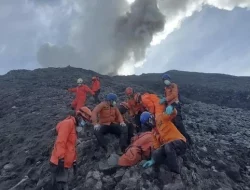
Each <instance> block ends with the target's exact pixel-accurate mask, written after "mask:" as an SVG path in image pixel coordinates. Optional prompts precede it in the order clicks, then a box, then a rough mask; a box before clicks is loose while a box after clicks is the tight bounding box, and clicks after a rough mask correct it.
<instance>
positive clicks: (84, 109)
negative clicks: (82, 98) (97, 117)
mask: <svg viewBox="0 0 250 190" xmlns="http://www.w3.org/2000/svg"><path fill="white" fill-rule="evenodd" d="M91 114H92V112H91V110H90V109H89V108H88V107H86V106H84V107H81V108H80V109H79V110H78V111H77V112H76V115H77V116H78V115H80V116H81V117H83V118H84V119H86V120H87V121H90V120H91Z"/></svg>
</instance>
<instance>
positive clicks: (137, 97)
mask: <svg viewBox="0 0 250 190" xmlns="http://www.w3.org/2000/svg"><path fill="white" fill-rule="evenodd" d="M134 100H135V102H136V103H140V102H141V94H140V93H136V94H135V95H134Z"/></svg>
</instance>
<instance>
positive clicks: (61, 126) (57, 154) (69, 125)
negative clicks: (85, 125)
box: [50, 116, 77, 168]
mask: <svg viewBox="0 0 250 190" xmlns="http://www.w3.org/2000/svg"><path fill="white" fill-rule="evenodd" d="M56 131H57V138H56V141H55V144H54V149H53V151H52V155H51V158H50V162H51V163H53V164H55V165H58V160H59V159H61V158H63V159H64V167H65V168H70V167H72V164H73V162H74V161H75V160H76V142H77V134H76V120H75V118H74V117H72V116H69V117H67V118H66V119H65V120H63V121H61V122H59V123H58V124H57V126H56Z"/></svg>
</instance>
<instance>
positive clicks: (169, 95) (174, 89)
mask: <svg viewBox="0 0 250 190" xmlns="http://www.w3.org/2000/svg"><path fill="white" fill-rule="evenodd" d="M162 81H163V82H164V84H165V97H164V98H161V100H160V104H162V105H166V106H168V105H172V106H173V107H174V108H175V109H176V110H177V115H176V117H175V118H174V119H173V123H174V124H175V126H176V127H177V129H178V130H179V131H180V132H181V134H183V135H184V136H185V138H186V139H187V142H188V144H189V145H191V144H192V140H191V138H190V136H189V134H188V133H187V131H186V129H185V126H184V124H183V119H182V112H181V103H180V101H179V91H178V86H177V84H175V83H172V82H171V78H170V76H169V75H168V74H164V75H163V76H162Z"/></svg>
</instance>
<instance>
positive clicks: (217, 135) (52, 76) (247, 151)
mask: <svg viewBox="0 0 250 190" xmlns="http://www.w3.org/2000/svg"><path fill="white" fill-rule="evenodd" d="M95 74H96V73H94V72H92V71H88V70H83V69H76V68H72V67H67V68H61V69H56V68H48V69H38V70H35V71H25V70H19V71H11V72H9V73H8V74H6V75H4V76H0V103H1V104H0V105H1V106H0V174H1V175H0V189H1V190H7V189H12V190H31V189H32V190H33V189H35V190H42V189H44V190H46V189H47V188H48V184H49V180H50V173H49V164H48V163H49V158H50V153H51V150H52V146H53V143H54V140H55V137H56V136H55V133H54V128H55V126H56V124H57V123H58V122H59V121H61V120H62V119H64V118H65V117H66V116H67V114H68V113H69V111H70V103H71V100H72V99H73V96H72V94H70V93H68V92H67V88H69V87H72V86H75V82H76V79H77V78H79V77H81V78H83V80H84V81H85V82H86V83H87V84H90V80H91V77H92V76H93V75H95ZM170 75H171V76H172V78H173V80H174V81H176V82H177V83H178V84H179V86H180V92H181V95H182V100H183V102H184V105H183V115H184V123H185V126H186V128H187V130H188V132H189V133H190V135H191V136H192V138H193V140H194V146H193V147H192V148H191V149H190V150H188V151H187V153H186V156H185V157H183V158H180V161H182V163H183V167H182V179H173V178H172V176H171V174H170V173H169V172H168V170H167V168H165V167H162V168H161V169H160V171H156V170H154V168H149V169H143V168H142V166H141V164H138V165H137V166H134V167H130V168H117V169H111V170H110V169H107V168H103V167H99V163H100V162H102V161H104V160H105V159H106V158H105V154H104V152H103V151H102V150H101V149H99V147H98V145H97V142H96V140H95V138H94V136H93V134H92V128H91V127H90V128H88V129H86V130H85V133H84V134H82V136H81V137H80V139H79V144H78V158H79V159H78V163H79V168H78V174H77V177H72V181H71V183H70V184H71V185H70V189H74V190H82V189H84V190H88V189H91V190H97V189H103V190H110V189H115V190H123V189H124V190H125V189H126V190H132V189H135V190H137V189H138V190H139V189H145V190H147V189H148V190H160V189H164V190H177V189H180V190H181V189H188V190H192V189H194V190H196V189H197V190H231V189H233V190H249V189H250V77H232V76H227V75H218V74H202V73H189V72H179V71H170ZM160 76H161V75H160V74H149V75H142V76H129V77H120V76H116V77H109V76H100V77H101V82H102V91H101V97H102V96H103V95H104V94H106V93H109V92H115V93H117V95H118V96H119V97H120V101H122V100H124V90H125V88H126V87H127V86H132V87H133V88H135V89H136V90H138V91H141V92H146V91H152V92H156V93H158V94H160V93H162V92H163V84H162V83H161V78H160ZM88 99H89V100H88V102H87V106H89V107H90V108H93V107H94V101H93V98H92V97H89V98H88ZM109 138H111V136H109ZM116 145H117V141H114V142H113V141H112V142H110V151H112V150H114V149H115V147H116Z"/></svg>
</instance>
